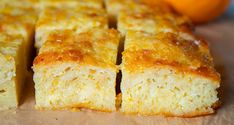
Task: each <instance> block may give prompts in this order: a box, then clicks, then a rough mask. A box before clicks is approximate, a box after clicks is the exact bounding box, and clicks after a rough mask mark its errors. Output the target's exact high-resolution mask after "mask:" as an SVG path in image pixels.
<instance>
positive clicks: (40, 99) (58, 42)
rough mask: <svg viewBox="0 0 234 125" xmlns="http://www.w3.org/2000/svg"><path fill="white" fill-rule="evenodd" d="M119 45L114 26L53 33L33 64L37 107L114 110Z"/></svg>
mask: <svg viewBox="0 0 234 125" xmlns="http://www.w3.org/2000/svg"><path fill="white" fill-rule="evenodd" d="M118 44H119V34H118V32H117V31H116V30H113V29H110V30H108V29H92V30H90V31H87V32H83V33H79V34H78V33H74V32H72V31H59V32H56V33H53V34H50V36H49V37H48V39H47V41H46V42H45V43H44V44H43V46H42V48H41V49H40V51H39V55H38V56H37V57H36V58H35V60H34V63H33V71H34V78H33V79H34V82H35V90H36V108H37V109H69V108H89V109H94V110H100V111H114V110H115V96H116V93H115V80H116V73H117V72H118V68H117V66H116V65H115V63H116V58H117V51H118V50H117V48H118Z"/></svg>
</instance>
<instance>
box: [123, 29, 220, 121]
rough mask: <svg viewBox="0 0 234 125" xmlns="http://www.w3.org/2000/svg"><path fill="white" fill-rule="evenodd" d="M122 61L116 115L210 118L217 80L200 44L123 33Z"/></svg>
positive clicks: (163, 36) (162, 35)
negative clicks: (120, 113)
mask: <svg viewBox="0 0 234 125" xmlns="http://www.w3.org/2000/svg"><path fill="white" fill-rule="evenodd" d="M122 60H123V61H122V64H121V71H122V82H121V92H122V107H121V111H122V112H124V113H127V114H138V113H139V114H142V115H165V116H181V117H192V116H198V115H206V114H211V113H214V108H215V107H216V106H217V104H218V100H219V99H218V97H217V91H216V89H217V88H219V86H220V76H219V74H218V73H217V72H216V71H215V69H214V64H213V60H212V57H211V54H210V52H209V49H208V47H207V44H206V42H204V41H203V40H200V39H197V40H194V41H192V40H185V39H183V38H181V37H179V36H178V35H176V34H172V33H159V34H157V35H152V34H147V33H144V32H140V31H138V32H137V31H128V32H127V35H126V40H125V50H124V52H123V57H122Z"/></svg>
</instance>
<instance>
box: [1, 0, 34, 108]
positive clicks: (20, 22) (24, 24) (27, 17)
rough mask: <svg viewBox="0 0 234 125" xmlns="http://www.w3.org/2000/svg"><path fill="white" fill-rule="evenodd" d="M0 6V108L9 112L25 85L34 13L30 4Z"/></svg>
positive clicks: (5, 4) (16, 102) (14, 105)
mask: <svg viewBox="0 0 234 125" xmlns="http://www.w3.org/2000/svg"><path fill="white" fill-rule="evenodd" d="M24 2H25V3H27V2H26V1H24ZM0 3H1V6H0V27H1V28H0V109H9V108H14V107H17V106H18V104H19V99H20V95H21V92H22V88H23V85H24V84H25V82H26V81H25V78H26V76H27V68H28V67H29V65H30V64H29V60H30V53H31V49H32V48H31V46H32V43H33V36H34V25H35V22H36V15H37V14H36V11H35V9H33V8H31V7H29V6H27V5H28V4H30V2H29V3H27V4H26V6H23V5H20V4H10V1H8V2H7V1H4V0H3V1H1V2H0ZM31 6H33V5H31Z"/></svg>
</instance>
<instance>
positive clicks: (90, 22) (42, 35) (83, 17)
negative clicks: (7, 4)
mask: <svg viewBox="0 0 234 125" xmlns="http://www.w3.org/2000/svg"><path fill="white" fill-rule="evenodd" d="M51 15H53V16H51ZM92 28H102V29H107V28H108V19H107V14H106V12H105V10H104V9H96V8H91V7H75V8H68V7H61V8H46V9H44V10H43V11H42V12H41V14H40V16H39V19H38V21H37V24H36V38H35V39H36V42H35V46H36V48H37V49H39V48H40V47H41V46H42V45H43V43H44V42H45V40H46V39H47V36H48V35H49V34H50V33H52V32H54V31H57V30H73V31H74V32H76V33H81V32H85V31H88V30H90V29H92Z"/></svg>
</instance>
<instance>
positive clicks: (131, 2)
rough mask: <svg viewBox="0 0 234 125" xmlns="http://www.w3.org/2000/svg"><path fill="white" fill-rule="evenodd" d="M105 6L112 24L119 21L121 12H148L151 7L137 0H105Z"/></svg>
mask: <svg viewBox="0 0 234 125" xmlns="http://www.w3.org/2000/svg"><path fill="white" fill-rule="evenodd" d="M105 6H106V10H107V13H108V18H109V21H110V23H111V25H114V24H115V23H117V17H118V15H119V13H120V12H122V11H123V12H146V11H147V12H148V11H149V10H150V9H149V8H148V7H147V6H146V5H144V4H141V3H139V2H137V1H135V0H105Z"/></svg>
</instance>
